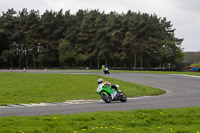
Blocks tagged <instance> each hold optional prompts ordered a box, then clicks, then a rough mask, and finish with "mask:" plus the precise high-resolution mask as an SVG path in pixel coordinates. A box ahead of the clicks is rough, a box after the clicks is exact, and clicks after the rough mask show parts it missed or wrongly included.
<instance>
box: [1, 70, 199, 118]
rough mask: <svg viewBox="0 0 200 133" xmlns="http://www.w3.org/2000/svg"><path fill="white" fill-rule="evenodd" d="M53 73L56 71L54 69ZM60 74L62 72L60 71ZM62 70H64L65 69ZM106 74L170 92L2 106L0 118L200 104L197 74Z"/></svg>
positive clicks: (196, 105) (194, 105)
mask: <svg viewBox="0 0 200 133" xmlns="http://www.w3.org/2000/svg"><path fill="white" fill-rule="evenodd" d="M34 72H36V71H34ZM38 72H40V71H38ZM47 73H48V72H47ZM51 73H57V72H56V71H51ZM58 73H61V71H59V72H58ZM62 73H65V72H64V71H62ZM88 74H89V73H88ZM90 74H91V73H90ZM92 74H94V73H92ZM97 74H99V73H97ZM105 76H108V77H112V78H116V79H121V80H124V81H129V82H134V83H138V84H143V85H148V86H152V87H157V88H161V89H164V90H167V94H164V95H160V96H151V97H148V96H147V97H135V98H130V99H128V101H127V102H126V103H121V102H113V103H111V104H106V103H104V102H103V101H100V102H99V101H97V102H92V103H78V104H63V103H58V104H50V105H45V106H42V105H41V106H16V107H2V106H0V117H3V116H33V115H50V114H74V113H83V112H96V111H113V110H117V111H123V110H133V109H158V108H181V107H200V77H198V76H186V75H164V74H147V73H111V74H110V75H105ZM120 87H121V90H123V87H122V86H120ZM94 90H96V86H95V87H94Z"/></svg>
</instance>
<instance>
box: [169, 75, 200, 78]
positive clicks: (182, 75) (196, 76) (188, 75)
mask: <svg viewBox="0 0 200 133" xmlns="http://www.w3.org/2000/svg"><path fill="white" fill-rule="evenodd" d="M169 75H175V76H177V75H178V76H185V77H193V78H200V76H193V75H185V74H169Z"/></svg>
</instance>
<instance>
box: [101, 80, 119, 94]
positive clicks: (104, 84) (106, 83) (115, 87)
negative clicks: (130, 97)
mask: <svg viewBox="0 0 200 133" xmlns="http://www.w3.org/2000/svg"><path fill="white" fill-rule="evenodd" d="M97 82H98V88H99V87H102V86H110V87H111V88H113V89H115V90H116V91H117V90H118V88H117V86H116V85H111V83H108V82H106V81H104V80H103V79H102V78H100V79H98V80H97Z"/></svg>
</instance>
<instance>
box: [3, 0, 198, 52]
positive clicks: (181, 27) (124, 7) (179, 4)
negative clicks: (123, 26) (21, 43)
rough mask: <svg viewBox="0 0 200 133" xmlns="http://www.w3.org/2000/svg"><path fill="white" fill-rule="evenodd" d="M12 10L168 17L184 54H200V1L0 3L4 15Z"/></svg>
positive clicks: (30, 0) (19, 0)
mask: <svg viewBox="0 0 200 133" xmlns="http://www.w3.org/2000/svg"><path fill="white" fill-rule="evenodd" d="M9 8H14V10H16V11H20V10H22V8H27V9H28V10H31V9H35V10H39V11H40V14H42V13H43V12H45V11H46V10H54V11H59V10H60V9H63V10H64V11H66V10H70V11H71V13H76V12H77V11H78V10H79V9H99V11H105V12H106V13H109V12H110V11H116V12H118V13H122V12H124V13H126V12H127V11H128V10H131V11H134V12H138V11H140V12H142V13H149V14H153V13H155V14H156V15H157V16H158V17H166V18H167V20H168V21H171V22H172V24H173V28H175V29H176V30H175V36H176V37H177V38H184V41H183V43H182V46H181V48H183V49H184V51H200V0H0V15H1V14H2V12H6V11H7V10H8V9H9Z"/></svg>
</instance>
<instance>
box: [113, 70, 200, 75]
mask: <svg viewBox="0 0 200 133" xmlns="http://www.w3.org/2000/svg"><path fill="white" fill-rule="evenodd" d="M110 72H111V73H157V74H185V75H195V76H200V72H178V71H134V70H132V71H131V70H110Z"/></svg>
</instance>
